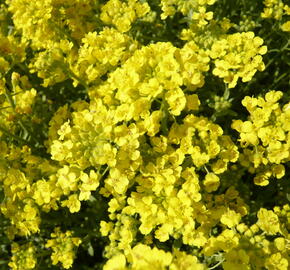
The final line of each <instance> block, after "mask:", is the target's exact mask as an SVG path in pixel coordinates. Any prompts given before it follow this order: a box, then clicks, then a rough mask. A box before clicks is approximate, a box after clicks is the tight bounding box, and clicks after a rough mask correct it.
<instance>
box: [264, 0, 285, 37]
mask: <svg viewBox="0 0 290 270" xmlns="http://www.w3.org/2000/svg"><path fill="white" fill-rule="evenodd" d="M263 3H264V6H265V7H264V10H263V12H262V13H261V17H262V18H268V19H275V20H278V21H280V20H282V18H285V17H287V16H288V17H289V15H290V6H288V5H286V4H284V3H283V1H282V0H265V1H264V2H263ZM281 30H282V31H284V32H290V20H289V19H288V20H287V21H286V22H284V23H283V24H282V25H281Z"/></svg>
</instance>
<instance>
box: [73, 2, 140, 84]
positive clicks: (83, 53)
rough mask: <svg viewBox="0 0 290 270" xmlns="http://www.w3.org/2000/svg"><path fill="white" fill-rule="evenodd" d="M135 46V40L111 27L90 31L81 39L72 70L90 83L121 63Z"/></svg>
mask: <svg viewBox="0 0 290 270" xmlns="http://www.w3.org/2000/svg"><path fill="white" fill-rule="evenodd" d="M110 2H112V1H110ZM136 48H137V42H136V41H134V40H133V39H132V38H130V37H129V36H127V35H125V34H122V33H120V32H119V31H117V30H115V29H113V28H104V29H103V30H102V31H101V32H99V33H96V32H90V33H88V34H86V35H85V36H84V38H83V39H82V45H81V46H80V48H79V51H78V56H77V61H76V63H73V65H72V70H73V72H74V74H76V75H77V76H78V77H79V78H83V79H84V80H85V81H86V82H88V83H91V82H93V81H95V80H97V79H99V78H100V77H101V76H102V75H105V74H106V73H107V72H108V71H112V70H114V69H116V67H117V66H118V65H120V64H123V63H124V62H125V60H127V59H128V58H129V56H131V54H132V53H133V52H134V50H136Z"/></svg>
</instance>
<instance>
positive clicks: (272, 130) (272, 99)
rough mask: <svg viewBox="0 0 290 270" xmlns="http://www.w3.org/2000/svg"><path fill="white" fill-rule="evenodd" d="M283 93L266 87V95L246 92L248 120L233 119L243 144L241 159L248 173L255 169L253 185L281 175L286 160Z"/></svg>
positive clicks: (286, 111)
mask: <svg viewBox="0 0 290 270" xmlns="http://www.w3.org/2000/svg"><path fill="white" fill-rule="evenodd" d="M282 96H283V93H282V92H281V91H269V92H268V93H267V94H266V95H265V98H263V97H258V98H253V97H249V96H246V97H245V98H244V99H243V100H242V104H243V106H244V107H246V108H247V110H248V112H249V113H250V116H249V118H248V120H247V121H241V120H235V121H233V123H232V128H233V129H235V130H237V131H238V132H239V133H240V139H239V140H240V144H241V146H242V147H243V148H244V149H243V153H242V154H241V155H240V162H241V164H242V165H243V166H245V167H247V168H248V170H249V172H250V173H257V175H256V176H255V178H254V182H255V184H256V185H261V186H265V185H268V183H269V178H270V177H271V176H273V177H275V178H278V179H279V178H282V177H283V176H284V174H285V168H284V166H283V164H284V163H286V162H288V161H289V147H290V145H289V143H290V141H289V135H290V133H289V130H290V126H289V119H290V118H289V117H290V108H289V104H286V105H285V106H284V107H283V108H281V107H280V105H279V103H278V101H279V100H280V99H281V98H282Z"/></svg>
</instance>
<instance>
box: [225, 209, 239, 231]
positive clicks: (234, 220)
mask: <svg viewBox="0 0 290 270" xmlns="http://www.w3.org/2000/svg"><path fill="white" fill-rule="evenodd" d="M240 220H241V214H240V213H236V212H235V211H233V210H230V209H228V210H227V212H225V213H224V214H223V215H222V216H221V223H222V224H224V225H226V226H228V227H229V228H233V227H235V226H237V225H238V224H239V223H240Z"/></svg>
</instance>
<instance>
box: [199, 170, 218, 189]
mask: <svg viewBox="0 0 290 270" xmlns="http://www.w3.org/2000/svg"><path fill="white" fill-rule="evenodd" d="M203 184H204V186H205V190H206V191H207V192H213V191H216V190H217V189H218V187H219V185H220V179H219V177H218V176H217V175H215V174H214V173H207V174H206V176H205V180H204V182H203Z"/></svg>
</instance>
